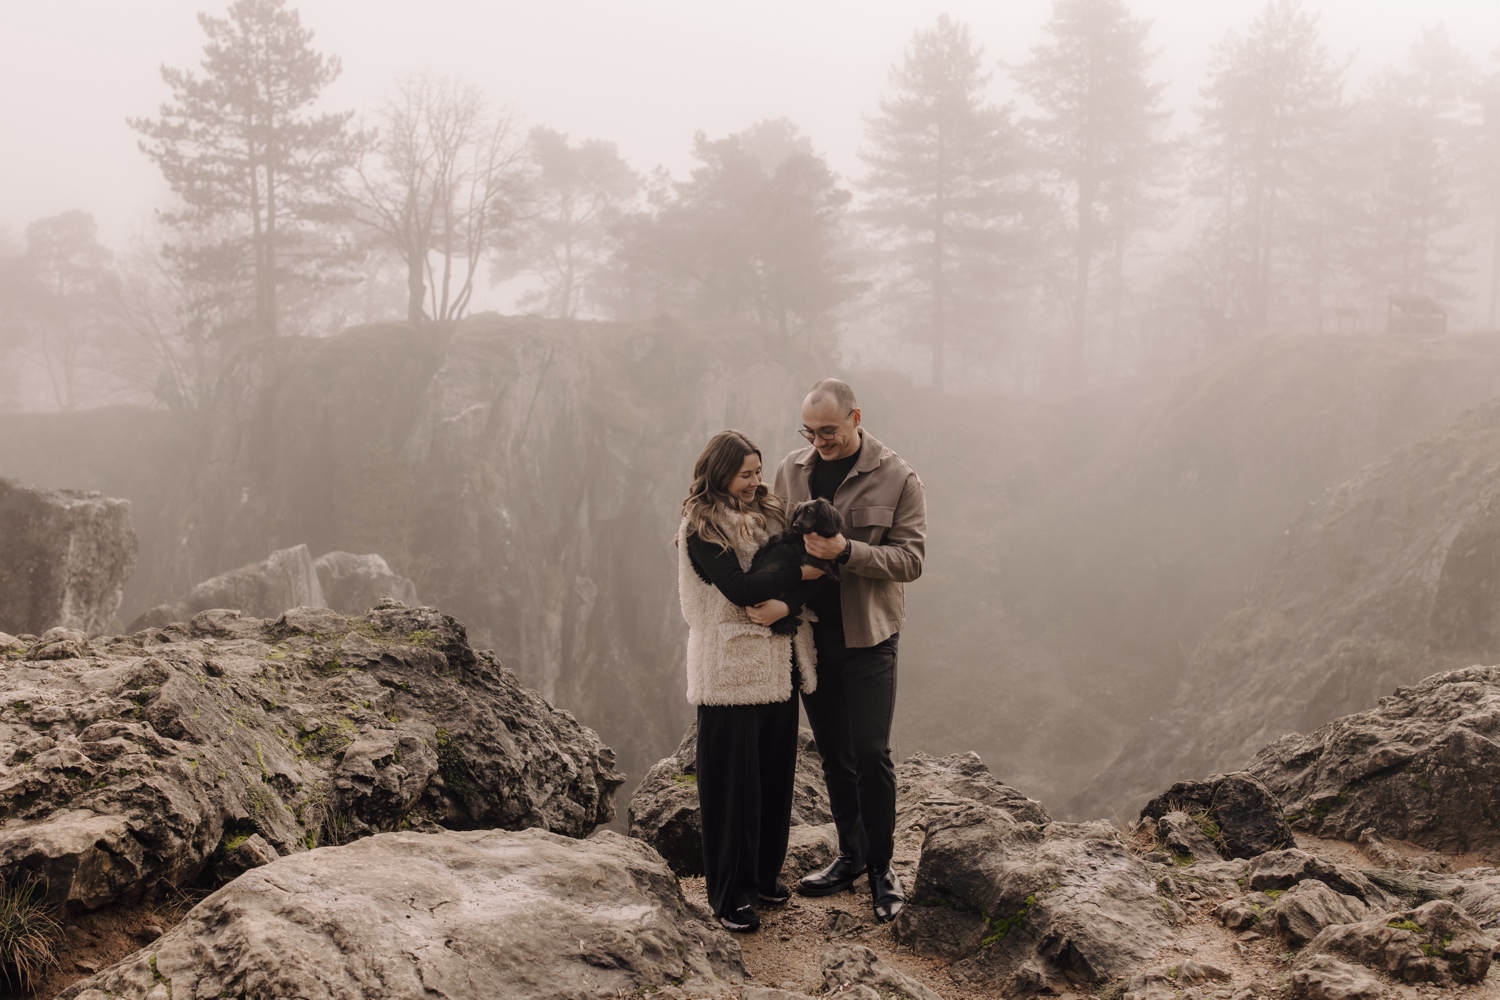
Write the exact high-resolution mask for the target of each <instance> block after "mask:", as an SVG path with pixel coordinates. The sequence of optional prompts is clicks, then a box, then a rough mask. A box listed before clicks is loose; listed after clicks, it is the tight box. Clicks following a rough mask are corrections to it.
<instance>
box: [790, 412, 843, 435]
mask: <svg viewBox="0 0 1500 1000" xmlns="http://www.w3.org/2000/svg"><path fill="white" fill-rule="evenodd" d="M853 412H854V411H853V410H850V411H849V413H845V414H844V419H845V420H848V419H849V414H850V413H853ZM797 433H798V434H801V435H802V436H803V438H805V439H806V440H807V441H808V442H811V441H812V440H813V439H814V438H817V439H818V440H820V441H832V440H833V439H834V438H835V437H837V436H838V433H839V428H838V427H836V426H835V427H819V428H818V429H817V430H813V429H812V428H811V427H799V428H797Z"/></svg>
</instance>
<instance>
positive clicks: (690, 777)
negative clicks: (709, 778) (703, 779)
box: [672, 774, 698, 785]
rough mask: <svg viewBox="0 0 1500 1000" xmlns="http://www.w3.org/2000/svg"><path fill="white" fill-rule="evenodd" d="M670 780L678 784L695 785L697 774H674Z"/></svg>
mask: <svg viewBox="0 0 1500 1000" xmlns="http://www.w3.org/2000/svg"><path fill="white" fill-rule="evenodd" d="M672 781H673V782H674V783H676V784H679V785H696V784H697V783H698V776H697V775H696V774H674V775H673V776H672Z"/></svg>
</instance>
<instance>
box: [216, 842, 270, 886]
mask: <svg viewBox="0 0 1500 1000" xmlns="http://www.w3.org/2000/svg"><path fill="white" fill-rule="evenodd" d="M220 853H221V855H222V856H221V857H220V858H219V859H218V861H217V862H216V863H215V864H214V878H215V879H216V880H217V881H219V882H228V881H230V880H231V879H235V878H238V877H239V876H241V875H243V874H244V873H245V872H247V871H249V870H250V869H252V868H259V867H260V866H261V865H268V864H270V863H271V862H272V861H275V860H276V859H277V858H278V857H280V855H278V854H277V853H276V848H274V847H272V846H271V845H270V843H269V842H267V840H266V838H264V837H262V836H261V835H260V834H258V833H252V834H250V835H249V836H245V835H243V834H242V835H240V836H238V837H235V838H233V839H231V840H226V841H225V842H224V845H223V848H222V849H221V852H220Z"/></svg>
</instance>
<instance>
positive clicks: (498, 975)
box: [62, 830, 744, 1000]
mask: <svg viewBox="0 0 1500 1000" xmlns="http://www.w3.org/2000/svg"><path fill="white" fill-rule="evenodd" d="M743 978H744V971H743V967H742V966H741V964H740V957H739V948H738V947H737V946H736V945H735V943H734V942H733V941H731V940H730V939H729V936H728V935H727V934H726V933H724V932H723V931H721V930H719V929H718V928H716V927H710V926H709V925H708V924H707V923H706V922H704V920H703V919H702V918H701V916H700V915H699V914H696V913H694V912H693V911H692V910H690V909H689V907H688V906H687V904H686V903H684V901H683V899H682V896H681V894H680V893H679V892H678V889H677V884H676V880H675V879H674V878H673V876H672V873H671V871H670V870H669V869H668V868H667V867H666V865H665V864H663V863H662V860H661V858H660V857H658V856H657V855H656V854H655V853H654V852H653V851H651V850H650V849H649V848H648V847H646V846H645V845H644V844H642V843H640V842H639V841H635V840H631V839H628V838H626V837H622V836H620V835H619V834H616V833H612V832H608V831H605V832H602V833H600V834H599V835H598V836H596V837H591V838H589V839H587V840H581V841H580V840H569V839H567V838H564V837H560V836H557V835H554V834H550V833H547V832H544V831H541V830H526V831H522V832H519V833H510V832H504V831H496V830H486V831H469V832H451V831H446V832H440V833H434V834H419V833H410V832H408V833H389V834H381V835H379V836H375V837H369V838H366V839H364V840H361V841H359V842H357V843H354V844H350V845H348V846H347V847H329V848H321V849H319V850H316V851H313V852H308V853H303V854H299V855H297V856H295V857H288V858H282V859H280V860H278V861H276V862H274V863H272V864H270V865H267V866H265V867H263V868H258V869H256V870H254V871H252V872H249V873H247V874H246V875H244V876H242V877H241V878H239V879H236V880H235V881H234V882H231V883H230V884H229V885H227V886H225V887H224V888H222V889H220V890H219V891H218V892H216V893H215V894H214V895H212V896H210V897H209V898H208V899H206V900H204V901H203V902H202V903H200V904H199V905H198V906H197V907H195V908H194V909H193V910H192V912H191V913H189V914H188V916H187V918H186V919H185V920H184V921H183V922H182V923H181V924H179V925H178V926H176V927H174V928H173V929H172V930H170V931H168V932H167V933H166V934H165V935H164V936H163V937H161V938H160V939H158V940H157V941H155V942H154V943H152V945H151V946H150V947H149V948H147V949H145V950H142V951H139V952H136V953H135V954H134V955H131V956H130V957H128V958H126V959H125V960H124V961H122V962H120V963H119V964H118V965H116V966H113V967H112V968H109V969H105V970H104V971H102V972H100V973H98V974H97V975H95V976H92V977H90V978H89V979H87V980H84V981H82V982H79V983H75V984H74V985H73V986H72V987H70V988H69V989H67V990H66V991H64V993H63V994H62V996H63V998H66V1000H103V998H104V997H106V996H108V997H113V998H118V1000H132V998H139V1000H145V998H147V997H154V996H156V995H157V994H156V993H153V990H159V988H160V984H166V985H167V986H168V988H169V989H170V991H171V992H170V995H172V996H177V997H215V996H260V997H270V996H280V997H302V998H306V1000H362V998H366V997H377V996H378V997H383V998H387V1000H406V998H409V1000H428V998H430V997H434V996H448V997H506V998H518V1000H519V998H528V1000H532V998H534V1000H543V998H558V1000H562V998H573V997H583V996H589V997H592V996H620V995H636V994H637V993H645V992H651V991H654V988H659V987H663V986H667V985H669V984H672V983H680V984H681V985H682V986H683V988H684V990H685V991H686V992H687V993H688V994H689V995H691V996H695V997H716V996H732V995H734V996H737V995H738V984H739V982H740V981H741V980H742V979H743Z"/></svg>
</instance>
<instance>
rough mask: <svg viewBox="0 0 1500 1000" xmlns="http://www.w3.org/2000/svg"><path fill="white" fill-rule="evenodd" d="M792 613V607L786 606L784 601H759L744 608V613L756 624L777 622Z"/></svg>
mask: <svg viewBox="0 0 1500 1000" xmlns="http://www.w3.org/2000/svg"><path fill="white" fill-rule="evenodd" d="M791 613H792V609H791V608H789V607H787V606H786V601H774V600H773V601H761V602H760V603H759V604H752V605H750V606H749V607H748V608H746V609H745V614H747V615H749V616H750V620H751V621H753V622H754V623H755V624H757V625H770V624H772V623H773V622H779V621H781V619H783V618H785V617H786V616H787V615H789V614H791Z"/></svg>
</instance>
